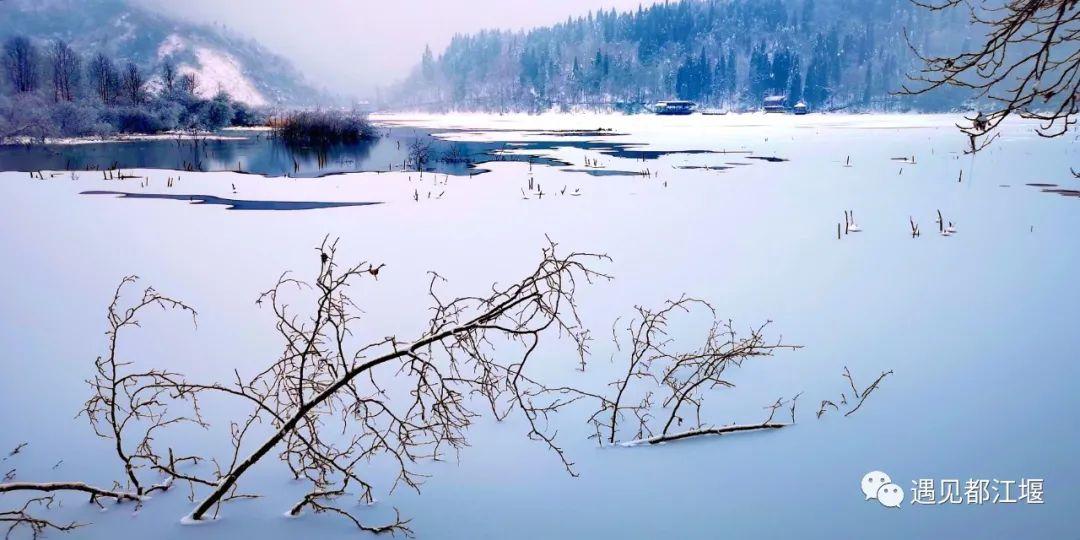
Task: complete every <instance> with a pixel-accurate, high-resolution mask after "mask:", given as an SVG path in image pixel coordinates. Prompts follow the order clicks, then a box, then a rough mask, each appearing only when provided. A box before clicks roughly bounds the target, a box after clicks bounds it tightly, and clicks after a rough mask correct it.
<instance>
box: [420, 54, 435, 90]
mask: <svg viewBox="0 0 1080 540" xmlns="http://www.w3.org/2000/svg"><path fill="white" fill-rule="evenodd" d="M420 69H421V71H422V72H423V74H424V80H426V81H428V82H431V81H433V80H435V56H434V55H433V54H431V46H430V45H425V46H424V56H423V58H422V59H421V60H420Z"/></svg>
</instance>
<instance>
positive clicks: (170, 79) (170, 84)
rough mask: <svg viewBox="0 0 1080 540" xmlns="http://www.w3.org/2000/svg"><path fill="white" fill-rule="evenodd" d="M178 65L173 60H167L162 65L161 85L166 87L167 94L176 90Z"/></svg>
mask: <svg viewBox="0 0 1080 540" xmlns="http://www.w3.org/2000/svg"><path fill="white" fill-rule="evenodd" d="M176 77H177V73H176V64H174V63H173V61H172V59H170V58H166V59H165V61H164V62H162V63H161V84H162V85H163V86H164V87H165V90H166V91H167V92H172V91H173V90H174V89H175V88H176Z"/></svg>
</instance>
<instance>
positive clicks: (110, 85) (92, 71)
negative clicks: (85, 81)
mask: <svg viewBox="0 0 1080 540" xmlns="http://www.w3.org/2000/svg"><path fill="white" fill-rule="evenodd" d="M87 75H89V77H90V84H92V85H93V87H94V93H95V94H96V95H97V97H98V99H100V100H101V102H102V103H104V104H106V105H112V104H114V103H116V99H117V97H118V96H119V94H120V73H119V72H118V71H117V69H116V64H114V63H113V61H112V59H111V58H109V57H108V56H105V53H100V52H99V53H97V54H96V55H94V58H93V59H92V60H90V65H89V66H88V68H87Z"/></svg>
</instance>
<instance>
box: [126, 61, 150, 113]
mask: <svg viewBox="0 0 1080 540" xmlns="http://www.w3.org/2000/svg"><path fill="white" fill-rule="evenodd" d="M144 84H145V81H143V77H142V73H140V72H139V66H137V65H135V63H134V62H128V63H127V65H126V66H124V75H123V77H122V79H121V82H120V87H121V88H122V89H123V92H124V97H125V98H126V99H127V100H128V102H129V103H131V104H132V105H139V104H140V103H142V102H143V85H144Z"/></svg>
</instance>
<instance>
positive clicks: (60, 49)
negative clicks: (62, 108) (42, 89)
mask: <svg viewBox="0 0 1080 540" xmlns="http://www.w3.org/2000/svg"><path fill="white" fill-rule="evenodd" d="M49 63H50V67H51V68H52V85H53V100H55V101H61V100H62V101H74V100H75V95H76V91H77V89H78V86H79V82H80V75H81V73H82V58H81V57H80V56H79V54H78V53H76V52H75V51H73V50H72V49H71V47H70V46H69V45H68V44H67V42H66V41H64V40H62V39H58V40H56V41H54V42H53V44H52V47H51V49H50V51H49Z"/></svg>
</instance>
